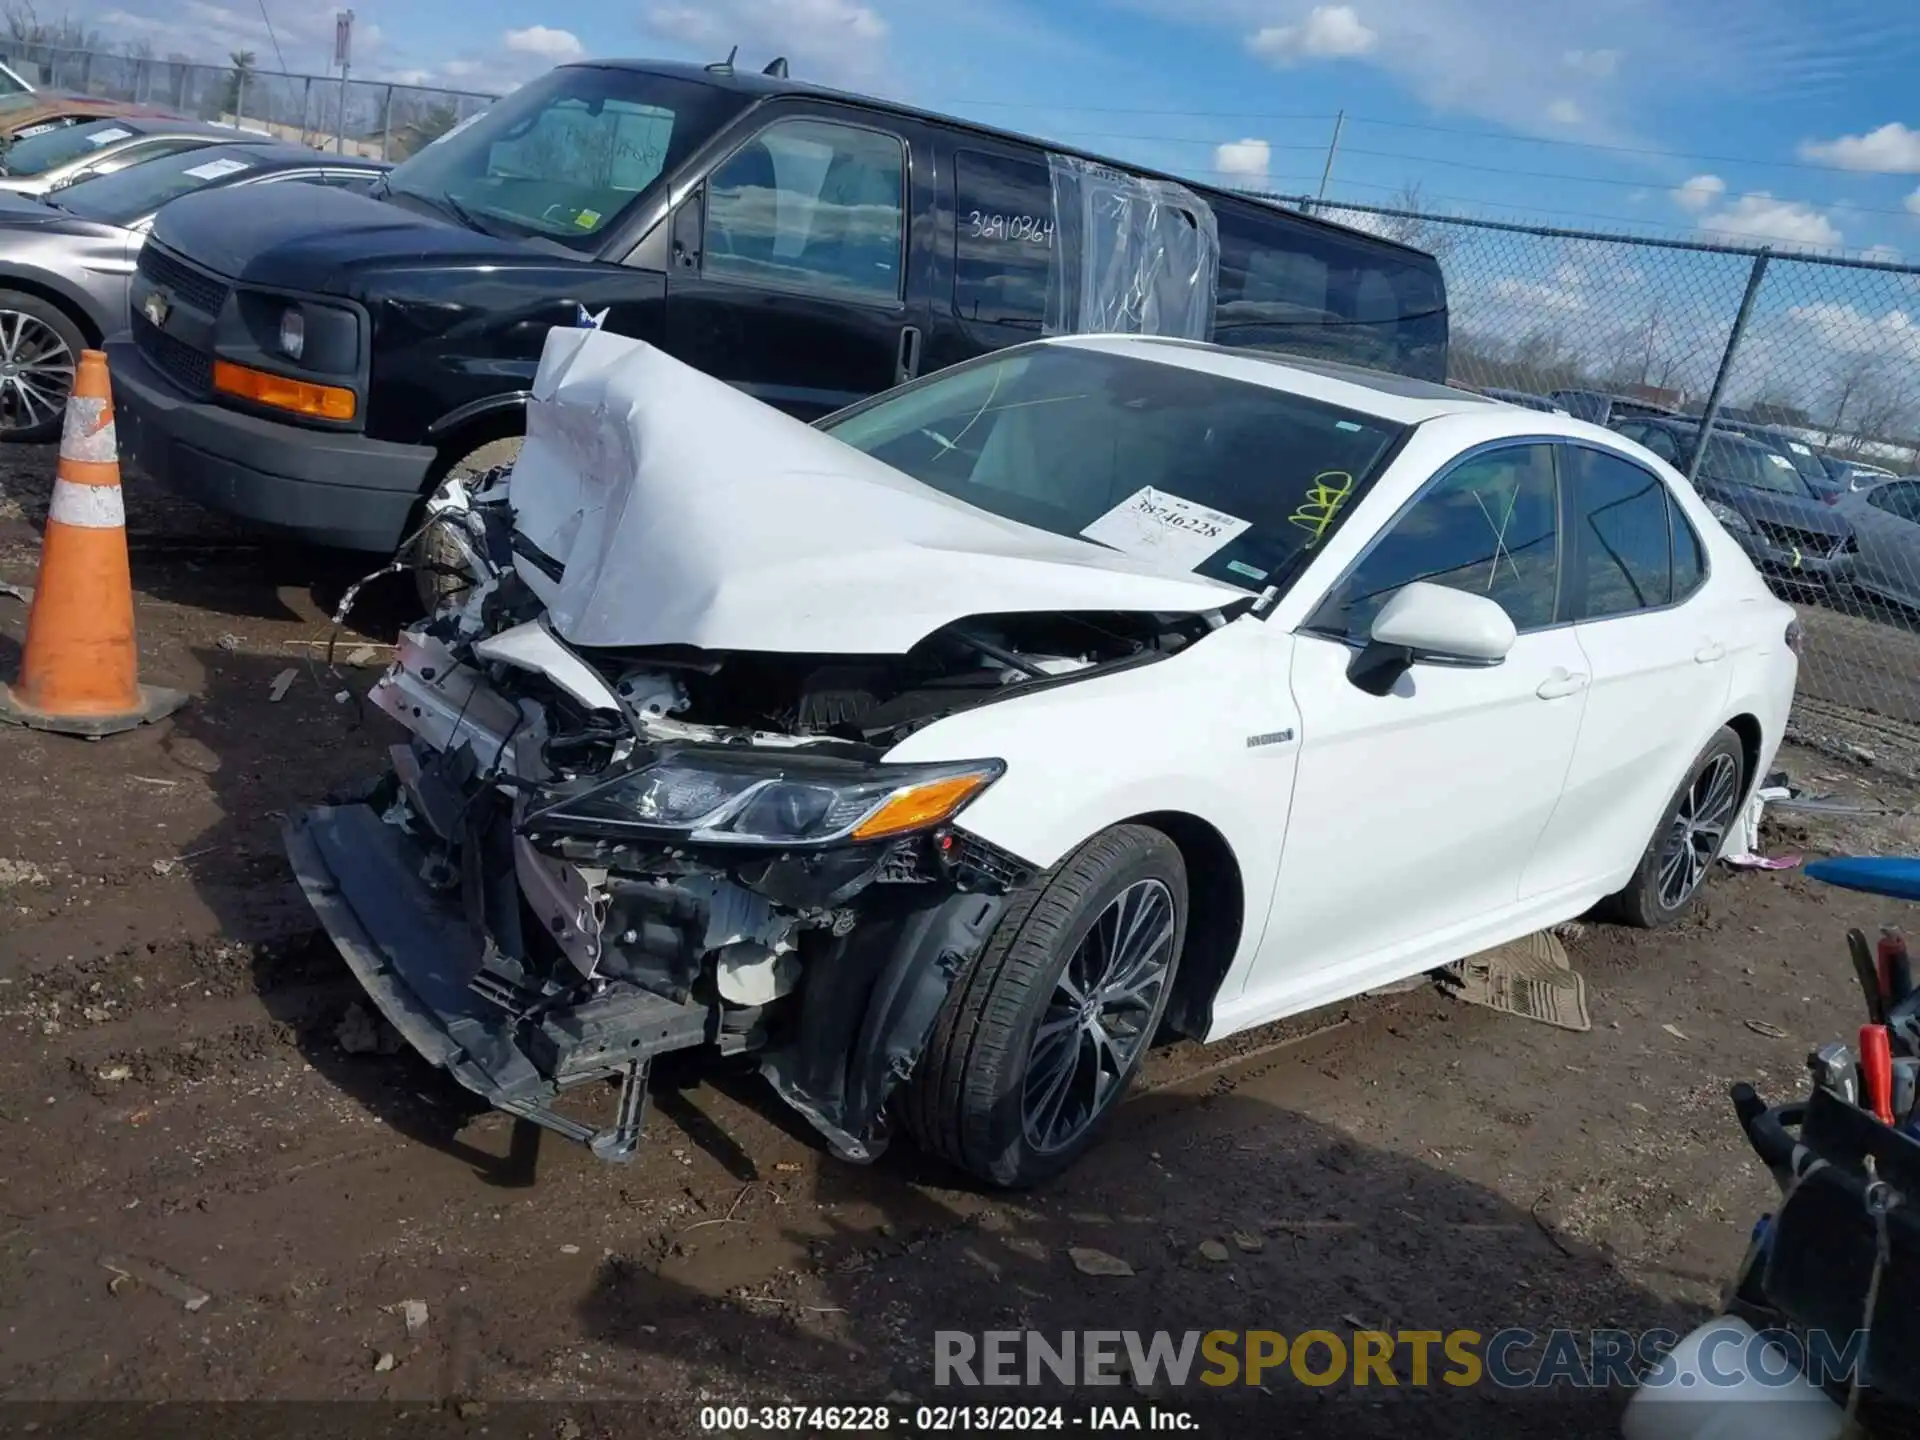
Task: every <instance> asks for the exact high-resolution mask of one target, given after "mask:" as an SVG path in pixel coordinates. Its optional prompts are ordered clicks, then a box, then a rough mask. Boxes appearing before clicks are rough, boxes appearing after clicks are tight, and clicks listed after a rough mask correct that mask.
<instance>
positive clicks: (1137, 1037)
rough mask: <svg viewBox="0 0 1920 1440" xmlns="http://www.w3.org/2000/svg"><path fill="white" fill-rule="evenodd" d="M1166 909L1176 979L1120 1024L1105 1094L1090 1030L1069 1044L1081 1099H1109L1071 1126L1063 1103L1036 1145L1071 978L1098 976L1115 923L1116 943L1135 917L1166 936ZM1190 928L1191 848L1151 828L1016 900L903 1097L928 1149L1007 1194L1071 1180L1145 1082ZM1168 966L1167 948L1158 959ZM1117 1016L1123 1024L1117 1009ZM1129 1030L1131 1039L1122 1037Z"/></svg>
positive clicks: (1062, 870)
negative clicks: (1055, 1179) (1043, 1087)
mask: <svg viewBox="0 0 1920 1440" xmlns="http://www.w3.org/2000/svg"><path fill="white" fill-rule="evenodd" d="M1129 903H1137V904H1138V905H1140V906H1141V907H1142V909H1141V910H1138V911H1134V912H1129V911H1127V910H1126V909H1125V908H1124V907H1125V906H1127V905H1128V904H1129ZM1162 906H1164V907H1165V911H1164V923H1165V925H1166V926H1167V927H1168V928H1169V929H1170V933H1169V934H1168V936H1167V939H1166V942H1165V948H1164V956H1165V963H1164V969H1163V970H1159V971H1158V973H1159V979H1158V983H1157V988H1156V989H1155V990H1154V992H1153V994H1152V996H1151V1001H1150V1003H1146V1004H1143V1005H1140V1006H1129V1007H1127V1008H1126V1009H1125V1011H1124V1016H1125V1018H1115V1019H1114V1020H1113V1021H1112V1022H1111V1023H1112V1025H1113V1027H1114V1028H1113V1029H1112V1031H1111V1034H1112V1036H1113V1038H1114V1039H1115V1041H1116V1042H1123V1047H1122V1048H1124V1049H1125V1056H1124V1062H1123V1063H1121V1064H1119V1065H1118V1068H1117V1073H1115V1074H1114V1075H1113V1076H1112V1078H1111V1080H1109V1081H1107V1082H1106V1083H1105V1085H1104V1087H1101V1086H1100V1085H1099V1084H1098V1081H1097V1080H1094V1079H1093V1076H1094V1075H1095V1074H1096V1073H1097V1074H1104V1073H1105V1071H1104V1070H1102V1069H1101V1066H1100V1060H1101V1055H1100V1052H1099V1051H1098V1050H1097V1049H1095V1048H1093V1046H1092V1042H1091V1041H1088V1040H1086V1039H1085V1038H1084V1037H1083V1035H1082V1032H1081V1031H1080V1030H1079V1029H1069V1030H1068V1031H1066V1032H1063V1033H1065V1034H1066V1035H1067V1036H1068V1037H1069V1038H1068V1039H1067V1042H1066V1048H1067V1049H1070V1051H1071V1057H1070V1060H1069V1061H1068V1062H1067V1065H1066V1071H1070V1072H1071V1079H1070V1080H1069V1082H1068V1084H1067V1087H1066V1088H1067V1090H1069V1091H1074V1092H1078V1091H1080V1090H1081V1088H1082V1087H1081V1077H1082V1076H1083V1075H1084V1076H1088V1077H1089V1079H1090V1080H1091V1081H1092V1084H1093V1088H1094V1095H1097V1097H1098V1098H1097V1100H1095V1099H1093V1097H1092V1096H1089V1097H1088V1098H1089V1100H1090V1101H1092V1103H1090V1104H1088V1105H1087V1106H1085V1107H1081V1106H1080V1105H1079V1104H1078V1103H1077V1100H1075V1102H1074V1103H1073V1104H1072V1105H1071V1111H1072V1113H1071V1114H1069V1113H1068V1106H1067V1105H1066V1103H1065V1102H1064V1101H1063V1105H1062V1107H1061V1110H1060V1112H1059V1116H1060V1120H1061V1121H1062V1125H1061V1128H1060V1129H1059V1130H1058V1131H1056V1132H1055V1133H1054V1135H1053V1137H1052V1142H1053V1143H1047V1137H1046V1136H1044V1135H1041V1136H1036V1133H1035V1129H1034V1124H1035V1121H1034V1118H1033V1114H1032V1112H1033V1110H1034V1109H1035V1108H1036V1107H1035V1098H1036V1097H1035V1096H1034V1094H1033V1092H1032V1087H1030V1086H1029V1083H1028V1082H1029V1078H1030V1072H1031V1074H1032V1077H1033V1078H1034V1079H1035V1080H1037V1081H1040V1082H1042V1084H1044V1079H1045V1074H1046V1070H1044V1069H1042V1068H1037V1067H1036V1062H1039V1065H1040V1066H1041V1067H1046V1066H1047V1064H1048V1061H1047V1057H1044V1056H1043V1054H1042V1045H1041V1043H1040V1041H1041V1034H1040V1031H1041V1026H1042V1024H1043V1023H1047V1024H1049V1025H1054V1026H1057V1025H1059V1024H1062V1023H1064V1022H1063V1021H1062V1019H1061V1018H1060V1016H1059V1015H1054V1016H1052V1018H1051V1019H1050V1018H1049V1017H1050V1011H1054V1010H1057V1009H1059V1008H1060V1007H1061V1005H1062V1003H1063V1002H1062V999H1061V993H1060V990H1059V987H1060V986H1061V985H1062V983H1063V977H1066V976H1067V972H1068V969H1069V966H1070V965H1076V964H1078V965H1080V966H1081V967H1082V968H1081V969H1080V970H1079V971H1077V972H1076V975H1077V977H1078V978H1084V977H1085V976H1086V975H1088V974H1089V973H1091V972H1089V970H1087V969H1086V968H1085V967H1086V966H1087V965H1088V964H1090V963H1093V964H1095V966H1096V969H1097V962H1095V961H1094V957H1096V956H1097V955H1098V953H1099V950H1100V937H1099V935H1097V934H1096V933H1095V926H1096V922H1099V921H1101V920H1103V919H1105V918H1106V917H1107V916H1108V915H1109V913H1110V912H1112V913H1113V914H1114V915H1115V925H1114V928H1113V929H1110V930H1108V931H1107V932H1105V933H1106V934H1109V935H1111V934H1114V933H1116V931H1117V930H1118V928H1119V924H1120V922H1122V921H1124V920H1125V919H1127V917H1128V915H1129V913H1133V914H1140V915H1143V916H1144V917H1145V918H1146V923H1148V924H1150V925H1151V927H1152V932H1153V933H1154V934H1158V933H1159V932H1160V930H1161V928H1162V923H1163V922H1162V918H1161V917H1162V913H1163V912H1162V910H1161V908H1160V907H1162ZM1147 907H1151V908H1150V909H1149V908H1147ZM1186 926H1187V872H1186V865H1185V863H1184V862H1183V861H1182V859H1181V856H1180V850H1179V847H1178V846H1176V845H1175V844H1174V843H1173V841H1172V840H1170V839H1169V838H1168V837H1167V836H1166V835H1164V834H1162V833H1161V832H1160V831H1158V830H1153V829H1149V828H1148V827H1146V826H1144V825H1116V826H1114V827H1113V828H1112V829H1110V830H1106V831H1103V832H1102V833H1100V834H1099V835H1096V836H1094V837H1093V839H1091V840H1089V841H1087V843H1086V844H1084V845H1082V846H1081V847H1080V848H1079V849H1078V850H1076V851H1074V853H1073V854H1072V855H1070V856H1068V857H1067V858H1066V859H1065V860H1063V861H1061V862H1060V864H1059V865H1057V866H1056V867H1055V868H1054V869H1053V870H1052V871H1051V872H1049V873H1048V874H1047V875H1045V876H1043V877H1041V878H1040V879H1039V880H1037V881H1035V882H1034V883H1033V884H1031V885H1029V886H1027V887H1025V888H1024V889H1022V890H1020V891H1017V892H1015V894H1014V895H1013V896H1011V897H1010V898H1009V903H1008V905H1007V908H1006V911H1005V913H1004V914H1002V916H1001V917H1000V921H999V923H998V924H997V925H996V926H995V927H994V932H993V935H992V936H991V938H989V940H988V942H987V945H986V948H985V949H984V950H982V951H981V953H980V955H979V956H978V957H977V958H976V959H975V961H974V963H973V964H972V965H971V966H969V967H968V968H967V969H966V970H964V971H963V972H962V973H961V975H960V976H959V978H958V979H957V980H956V981H955V982H954V986H953V988H952V989H951V990H950V991H949V992H948V994H947V999H946V1002H945V1004H944V1005H943V1006H942V1007H941V1011H940V1014H939V1016H938V1018H937V1019H936V1020H935V1021H934V1027H933V1034H932V1036H931V1037H930V1038H929V1040H928V1042H927V1047H926V1049H925V1051H923V1052H922V1054H921V1056H920V1060H919V1063H918V1064H917V1065H916V1066H915V1067H914V1071H913V1076H912V1078H911V1080H910V1081H909V1083H908V1085H907V1087H906V1093H905V1095H904V1096H903V1097H902V1100H903V1103H902V1107H901V1108H902V1111H903V1113H904V1116H905V1119H906V1123H907V1127H908V1129H909V1130H910V1131H911V1132H912V1133H913V1135H914V1137H915V1139H916V1140H918V1142H919V1144H920V1148H921V1149H923V1150H925V1151H927V1152H928V1153H930V1154H933V1155H936V1156H939V1157H940V1158H941V1159H944V1160H946V1161H948V1162H949V1163H950V1164H953V1165H956V1166H958V1167H960V1168H961V1169H963V1170H966V1171H968V1172H969V1173H970V1174H972V1175H973V1176H975V1177H976V1178H978V1179H980V1180H983V1181H985V1182H987V1183H988V1184H991V1185H998V1186H1004V1187H1007V1188H1024V1187H1026V1186H1030V1185H1036V1184H1039V1183H1040V1182H1041V1181H1044V1180H1047V1179H1050V1178H1051V1177H1052V1176H1054V1175H1057V1174H1059V1173H1060V1172H1061V1171H1062V1170H1065V1169H1066V1168H1067V1167H1068V1166H1069V1165H1070V1164H1072V1163H1073V1161H1074V1160H1075V1159H1077V1158H1078V1157H1079V1155H1080V1154H1081V1153H1082V1152H1083V1151H1085V1150H1086V1148H1087V1147H1088V1146H1089V1145H1091V1144H1093V1142H1094V1141H1095V1140H1096V1139H1097V1138H1098V1136H1099V1133H1100V1131H1101V1130H1103V1129H1104V1128H1105V1126H1106V1124H1107V1122H1109V1121H1110V1120H1111V1119H1112V1117H1113V1112H1114V1110H1115V1108H1116V1107H1117V1106H1118V1105H1119V1104H1120V1102H1121V1100H1122V1098H1123V1097H1124V1096H1125V1094H1126V1091H1127V1087H1128V1086H1129V1085H1130V1084H1131V1083H1132V1081H1133V1078H1134V1076H1135V1075H1136V1074H1137V1073H1138V1072H1139V1068H1140V1064H1141V1062H1142V1061H1143V1060H1144V1059H1145V1057H1146V1053H1147V1050H1148V1049H1149V1048H1150V1046H1151V1045H1152V1043H1153V1038H1154V1034H1155V1032H1156V1031H1157V1030H1158V1028H1159V1025H1160V1020H1161V1017H1162V1015H1164V1014H1165V1012H1166V1006H1167V999H1168V997H1169V996H1170V995H1171V994H1172V991H1173V983H1174V976H1175V972H1176V971H1177V969H1178V967H1179V961H1180V951H1181V947H1182V946H1183V945H1184V944H1185V942H1186ZM1083 945H1084V946H1085V950H1084V952H1083V949H1082V947H1083ZM1159 954H1161V947H1160V946H1158V945H1156V946H1155V947H1154V950H1153V955H1155V956H1158V955H1159ZM1155 968H1156V969H1157V962H1156V966H1155ZM1113 1013H1114V1015H1115V1016H1116V1017H1119V1016H1121V1015H1122V1012H1121V1011H1120V1010H1117V1009H1116V1010H1115V1011H1114V1012H1113ZM1122 1026H1127V1027H1132V1028H1127V1029H1125V1030H1124V1032H1123V1030H1122V1028H1121V1027H1122ZM1108 1033H1109V1032H1108V1031H1107V1030H1106V1029H1104V1028H1103V1029H1102V1031H1101V1034H1102V1035H1103V1036H1104V1035H1106V1034H1108ZM1049 1053H1050V1054H1051V1055H1060V1054H1062V1053H1064V1052H1063V1051H1062V1050H1059V1049H1055V1050H1052V1051H1050V1052H1049ZM1109 1053H1112V1052H1109ZM1086 1056H1091V1057H1092V1060H1093V1063H1094V1071H1092V1072H1089V1071H1086V1070H1083V1069H1082V1065H1083V1057H1086ZM1049 1068H1051V1067H1049ZM1066 1071H1057V1072H1056V1073H1066ZM1083 1108H1084V1110H1085V1111H1086V1112H1087V1113H1086V1114H1085V1115H1084V1117H1082V1116H1081V1113H1080V1112H1081V1111H1082V1109H1083ZM1043 1128H1044V1127H1043Z"/></svg>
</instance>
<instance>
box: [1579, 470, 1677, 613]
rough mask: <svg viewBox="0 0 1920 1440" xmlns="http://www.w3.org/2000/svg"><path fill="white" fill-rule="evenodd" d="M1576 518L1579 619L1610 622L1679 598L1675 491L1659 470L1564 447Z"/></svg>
mask: <svg viewBox="0 0 1920 1440" xmlns="http://www.w3.org/2000/svg"><path fill="white" fill-rule="evenodd" d="M1560 463H1561V466H1562V469H1563V474H1564V475H1565V478H1566V482H1567V485H1568V491H1569V510H1570V511H1571V514H1572V516H1573V536H1572V539H1573V546H1574V575H1575V584H1574V603H1575V606H1576V608H1575V611H1574V614H1575V617H1576V618H1577V619H1581V620H1604V619H1606V618H1608V617H1610V616H1614V615H1630V614H1632V613H1633V612H1634V611H1636V610H1651V609H1657V608H1658V607H1660V606H1663V605H1666V604H1668V603H1670V602H1671V601H1672V599H1673V554H1674V551H1673V541H1672V532H1671V530H1670V529H1669V526H1668V520H1667V487H1666V485H1665V484H1664V483H1662V481H1661V479H1660V477H1659V476H1657V475H1655V474H1654V473H1653V472H1652V471H1651V470H1643V469H1642V468H1641V467H1640V466H1638V465H1635V464H1634V463H1633V462H1632V461H1630V460H1626V459H1623V458H1622V457H1620V456H1618V455H1610V454H1607V453H1605V452H1603V451H1599V450H1589V449H1587V448H1586V447H1585V446H1579V445H1564V446H1562V447H1560Z"/></svg>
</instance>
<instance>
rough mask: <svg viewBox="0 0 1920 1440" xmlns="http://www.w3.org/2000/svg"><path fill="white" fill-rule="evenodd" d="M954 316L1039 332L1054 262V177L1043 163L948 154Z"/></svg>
mask: <svg viewBox="0 0 1920 1440" xmlns="http://www.w3.org/2000/svg"><path fill="white" fill-rule="evenodd" d="M953 185H954V226H953V313H954V316H955V318H957V319H959V320H962V321H965V322H967V323H968V324H978V325H1005V326H1011V327H1012V328H1014V329H1016V330H1027V331H1031V332H1032V333H1034V334H1036V335H1037V334H1039V333H1040V330H1041V327H1042V326H1043V325H1044V323H1045V321H1046V318H1047V283H1048V274H1049V267H1050V266H1051V264H1052V260H1053V238H1054V216H1053V180H1052V176H1051V175H1050V173H1049V172H1048V170H1047V167H1046V165H1045V164H1044V163H1042V162H1040V161H1037V160H1020V159H1015V158H1014V157H1012V156H1007V155H991V154H987V153H985V152H982V151H977V150H961V151H957V152H956V153H955V155H954V163H953Z"/></svg>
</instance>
